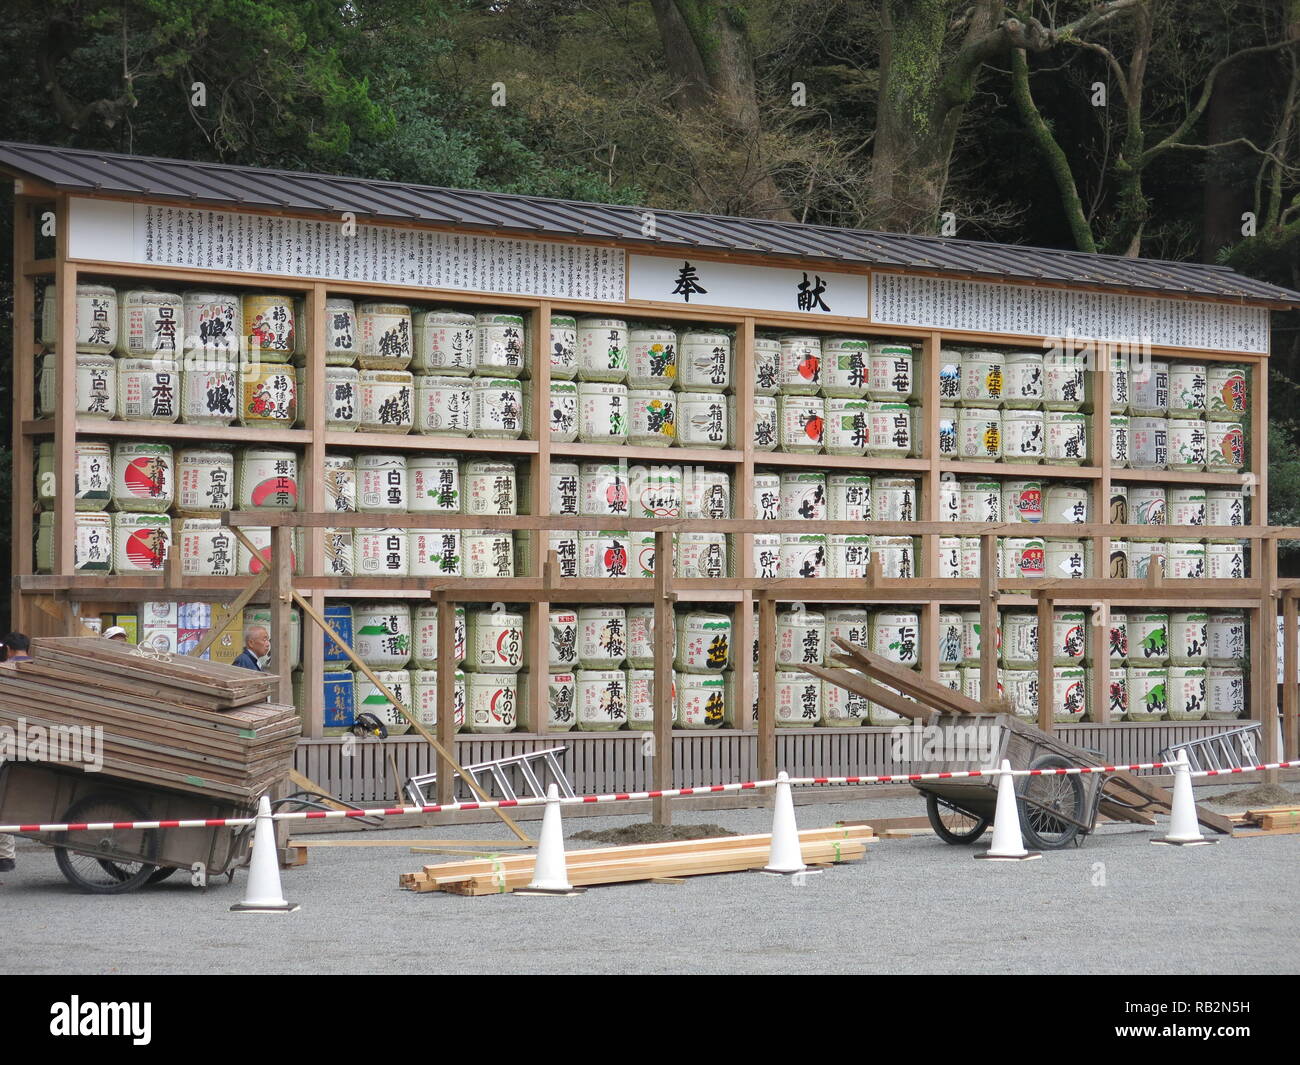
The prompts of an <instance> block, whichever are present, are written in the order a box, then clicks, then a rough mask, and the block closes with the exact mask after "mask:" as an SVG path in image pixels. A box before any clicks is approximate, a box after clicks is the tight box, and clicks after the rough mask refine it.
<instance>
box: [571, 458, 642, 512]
mask: <svg viewBox="0 0 1300 1065" xmlns="http://www.w3.org/2000/svg"><path fill="white" fill-rule="evenodd" d="M578 469H579V472H578V491H579V513H580V514H583V515H587V516H591V517H600V516H601V515H605V514H609V515H620V516H624V517H626V516H627V514H628V508H629V506H630V490H629V484H628V467H627V463H626V461H624V460H622V459H619V460H617V461H615V462H584V463H582V464H581V466H580V467H579V468H578Z"/></svg>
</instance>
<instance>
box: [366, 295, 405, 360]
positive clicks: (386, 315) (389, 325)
mask: <svg viewBox="0 0 1300 1065" xmlns="http://www.w3.org/2000/svg"><path fill="white" fill-rule="evenodd" d="M357 333H358V341H359V347H358V349H357V365H358V366H360V367H361V369H363V370H405V369H406V368H407V367H408V366H409V365H410V364H411V357H412V344H411V340H412V335H413V329H412V322H411V308H410V307H408V306H407V305H406V304H404V303H380V302H371V303H359V304H357Z"/></svg>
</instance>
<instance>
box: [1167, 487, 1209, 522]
mask: <svg viewBox="0 0 1300 1065" xmlns="http://www.w3.org/2000/svg"><path fill="white" fill-rule="evenodd" d="M1165 500H1166V504H1165V505H1166V508H1167V511H1166V513H1167V516H1168V518H1169V524H1170V525H1179V526H1183V525H1204V524H1205V489H1204V488H1201V487H1195V488H1181V487H1179V486H1177V485H1171V486H1170V487H1169V488H1168V489H1167V490H1166V492H1165Z"/></svg>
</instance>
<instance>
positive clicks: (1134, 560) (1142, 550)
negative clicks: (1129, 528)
mask: <svg viewBox="0 0 1300 1065" xmlns="http://www.w3.org/2000/svg"><path fill="white" fill-rule="evenodd" d="M1168 552H1169V545H1168V544H1167V543H1165V541H1164V540H1131V541H1129V550H1128V570H1129V576H1130V577H1138V578H1142V577H1147V576H1149V575H1150V574H1152V573H1156V572H1159V573H1160V574H1161V576H1163V575H1164V573H1165V566H1166V561H1167V559H1166V556H1167V555H1168Z"/></svg>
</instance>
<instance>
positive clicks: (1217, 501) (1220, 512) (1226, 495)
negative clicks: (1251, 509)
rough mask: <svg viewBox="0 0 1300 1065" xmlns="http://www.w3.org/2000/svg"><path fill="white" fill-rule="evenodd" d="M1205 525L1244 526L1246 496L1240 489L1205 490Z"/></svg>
mask: <svg viewBox="0 0 1300 1065" xmlns="http://www.w3.org/2000/svg"><path fill="white" fill-rule="evenodd" d="M1205 524H1206V525H1245V524H1246V494H1245V492H1243V491H1242V490H1241V489H1240V488H1208V489H1206V490H1205Z"/></svg>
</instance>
